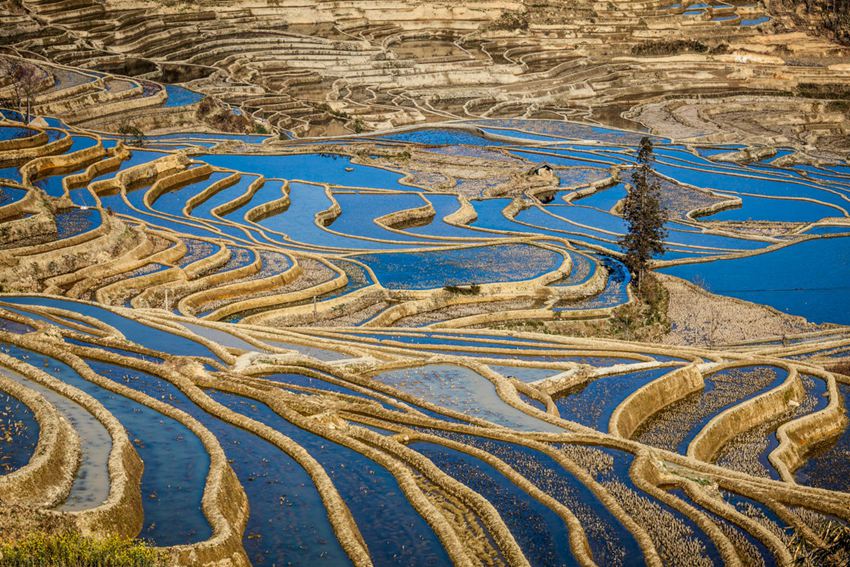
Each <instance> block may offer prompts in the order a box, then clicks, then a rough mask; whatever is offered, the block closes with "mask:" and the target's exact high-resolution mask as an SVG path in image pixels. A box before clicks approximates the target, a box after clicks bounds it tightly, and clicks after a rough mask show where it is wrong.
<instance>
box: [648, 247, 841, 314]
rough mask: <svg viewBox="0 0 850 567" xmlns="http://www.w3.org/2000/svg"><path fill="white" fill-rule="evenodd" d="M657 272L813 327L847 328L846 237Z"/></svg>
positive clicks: (673, 267) (672, 267)
mask: <svg viewBox="0 0 850 567" xmlns="http://www.w3.org/2000/svg"><path fill="white" fill-rule="evenodd" d="M661 272H663V273H665V274H671V275H674V276H678V277H680V278H685V279H687V280H690V281H692V282H699V283H700V284H704V285H705V287H706V288H707V289H708V290H709V291H711V292H712V293H717V294H720V295H731V296H732V297H737V298H739V299H745V300H747V301H753V302H756V303H763V304H766V305H770V306H771V307H775V308H776V309H779V310H780V311H784V312H786V313H791V314H793V315H801V316H803V317H805V318H806V319H808V320H809V321H812V322H815V323H839V324H844V325H846V324H850V283H848V282H850V238H847V237H837V238H820V239H815V240H808V241H805V242H801V243H799V244H793V245H791V246H787V247H785V248H781V249H779V250H776V251H774V252H770V253H767V254H759V255H757V256H750V257H746V258H737V259H734V260H717V261H714V262H707V263H698V264H685V265H680V266H671V267H668V268H664V269H662V270H661Z"/></svg>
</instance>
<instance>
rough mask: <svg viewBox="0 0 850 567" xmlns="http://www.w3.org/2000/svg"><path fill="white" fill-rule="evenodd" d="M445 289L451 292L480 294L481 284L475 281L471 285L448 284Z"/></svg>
mask: <svg viewBox="0 0 850 567" xmlns="http://www.w3.org/2000/svg"><path fill="white" fill-rule="evenodd" d="M443 289H444V290H446V291H447V292H449V293H456V294H458V295H478V294H479V293H481V286H480V285H478V284H475V283H474V284H472V285H469V286H461V285H447V286H445V287H443Z"/></svg>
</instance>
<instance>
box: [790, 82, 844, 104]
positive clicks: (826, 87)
mask: <svg viewBox="0 0 850 567" xmlns="http://www.w3.org/2000/svg"><path fill="white" fill-rule="evenodd" d="M797 94H799V95H800V96H804V97H806V98H827V99H840V100H850V85H847V84H844V83H800V84H799V85H797Z"/></svg>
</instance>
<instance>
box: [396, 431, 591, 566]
mask: <svg viewBox="0 0 850 567" xmlns="http://www.w3.org/2000/svg"><path fill="white" fill-rule="evenodd" d="M410 448H411V449H413V450H415V451H417V452H419V453H421V454H423V455H425V456H426V457H428V458H429V459H430V460H431V461H432V462H433V463H434V464H435V465H437V466H438V467H439V468H440V470H442V471H443V472H445V473H446V474H448V475H449V476H451V477H453V478H455V479H456V480H458V481H460V482H462V483H464V484H465V485H467V486H468V487H470V488H471V489H472V490H474V491H475V492H477V493H479V494H481V495H482V496H483V497H484V498H486V499H487V500H488V501H490V503H491V504H492V505H493V506H494V507H495V508H496V511H497V512H499V515H500V516H501V517H502V520H503V521H504V522H505V525H506V526H507V527H508V529H509V530H510V531H511V534H513V536H514V538H516V540H517V543H518V544H519V546H520V547H521V548H522V551H523V553H524V554H525V557H526V559H528V561H529V562H530V563H531V564H532V565H577V562H576V560H575V558H574V557H573V555H572V552H571V551H570V546H569V530H568V528H567V526H566V524H565V523H564V521H563V520H562V519H561V518H560V516H558V515H557V514H556V513H555V512H554V511H553V510H551V509H550V508H548V507H547V506H545V505H543V504H542V503H541V502H539V501H538V500H535V499H534V498H533V497H532V496H530V495H529V494H528V493H526V492H525V491H523V490H522V489H520V488H519V487H518V486H517V485H515V484H514V483H513V481H511V479H509V478H508V477H506V476H504V475H503V474H501V473H500V472H499V471H497V470H496V469H495V468H493V467H492V466H490V465H488V464H487V463H485V462H484V461H481V460H479V459H476V458H475V457H473V456H472V455H469V454H467V453H463V452H461V451H456V450H454V449H449V448H448V447H445V446H443V445H439V444H435V443H425V442H419V443H413V444H411V445H410Z"/></svg>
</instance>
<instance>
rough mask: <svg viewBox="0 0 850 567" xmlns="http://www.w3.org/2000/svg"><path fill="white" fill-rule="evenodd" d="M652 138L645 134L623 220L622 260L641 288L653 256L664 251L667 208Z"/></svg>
mask: <svg viewBox="0 0 850 567" xmlns="http://www.w3.org/2000/svg"><path fill="white" fill-rule="evenodd" d="M654 161H655V159H654V157H653V154H652V141H651V140H650V139H649V138H646V137H644V138H642V139H641V141H640V150H639V151H638V158H637V165H636V166H635V169H634V171H632V186H631V188H630V189H629V191H628V194H627V195H626V198H625V200H624V202H623V220H625V221H626V225H627V227H628V231H627V232H626V234H625V235H624V236H623V237H622V238H621V239H620V245H621V246H622V247H623V249H624V250H625V258H624V259H623V262H624V263H625V264H626V267H628V269H629V271H630V272H631V273H632V277H633V278H634V280H635V283H636V284H637V286H638V289H641V281H642V280H643V279H644V276H645V275H646V273H647V271H648V270H649V266H650V263H651V261H652V258H653V256H656V255H658V254H662V253H663V252H664V239H665V238H666V237H667V230H666V229H665V228H664V223H665V222H666V221H667V210H666V209H665V208H664V207H663V206H662V205H661V184H660V183H659V182H658V177H657V176H656V175H655V172H654V171H653V163H654Z"/></svg>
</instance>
